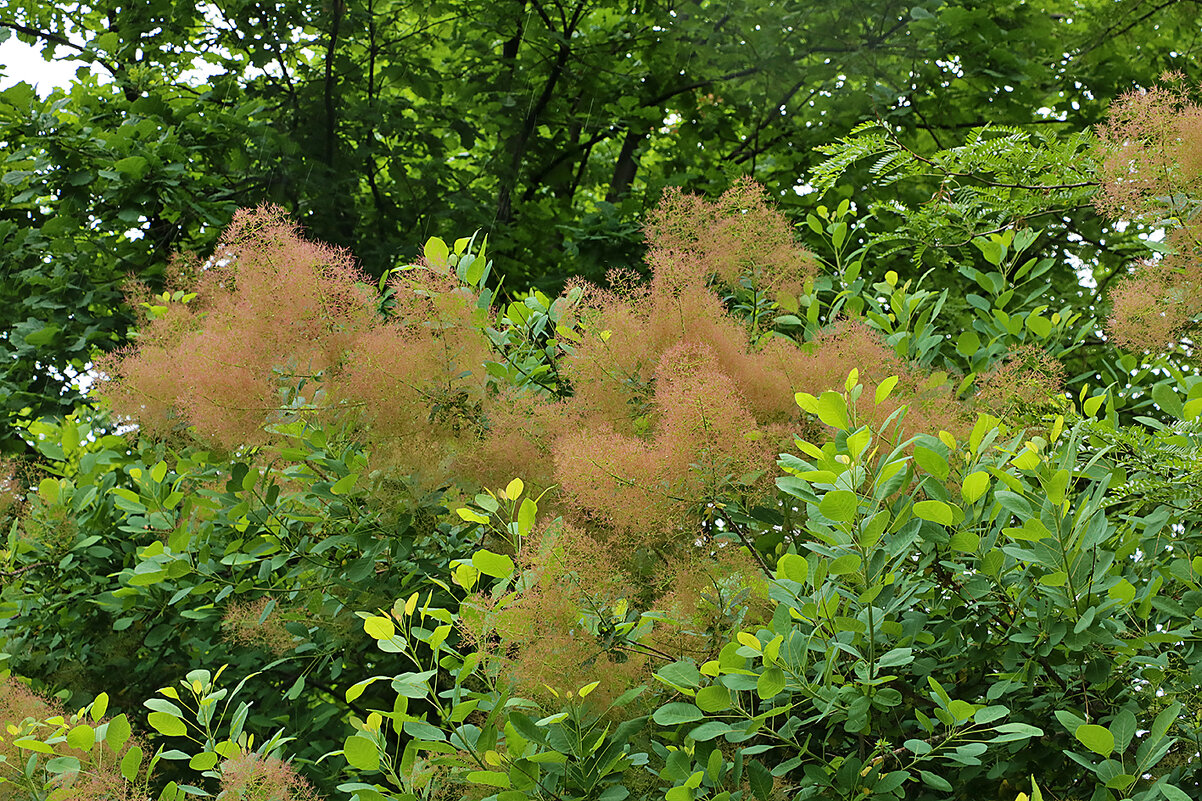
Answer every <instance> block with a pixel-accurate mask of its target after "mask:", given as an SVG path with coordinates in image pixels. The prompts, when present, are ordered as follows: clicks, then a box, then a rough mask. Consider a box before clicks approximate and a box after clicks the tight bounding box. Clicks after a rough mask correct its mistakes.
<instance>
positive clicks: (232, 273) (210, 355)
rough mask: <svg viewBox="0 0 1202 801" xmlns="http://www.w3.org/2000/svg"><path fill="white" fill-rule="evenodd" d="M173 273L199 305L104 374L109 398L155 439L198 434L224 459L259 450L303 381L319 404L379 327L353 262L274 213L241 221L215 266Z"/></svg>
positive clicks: (166, 319)
mask: <svg viewBox="0 0 1202 801" xmlns="http://www.w3.org/2000/svg"><path fill="white" fill-rule="evenodd" d="M177 272H181V273H185V274H190V275H192V276H194V277H195V284H194V285H193V286H191V287H189V289H190V290H191V291H193V292H195V298H194V299H193V300H192V301H191V302H190V303H188V304H183V303H169V304H168V305H167V309H166V312H165V314H164V315H163V316H161V317H159V318H157V319H153V320H150V321H148V323H147V324H146V325H145V326H144V327H143V329H142V332H141V333H140V336H139V338H138V341H137V343H136V344H135V346H134V347H133V348H131V349H128V350H126V351H124V352H121V353H118V354H116V355H115V356H113V357H110V358H109V359H107V360H104V361H102V362H101V364H100V365H99V368H100V371H101V373H102V374H103V375H104V376H105V377H106V378H107V379H108V380H107V381H106V382H105V383H104V385H103V386H102V388H101V392H102V394H104V395H106V396H108V397H109V399H110V400H111V402H112V404H113V406H114V407H115V408H116V409H117V410H118V411H119V412H121V413H124V414H128V415H130V416H132V417H134V418H136V419H137V421H138V423H139V425H140V426H141V427H142V429H143V430H144V431H146V432H147V433H150V434H156V435H166V434H169V433H172V432H173V431H175V430H176V429H178V428H182V427H184V426H192V427H193V428H194V431H195V434H196V435H197V436H198V437H200V438H201V439H203V440H205V441H207V442H210V443H212V444H215V445H218V446H222V447H225V448H231V449H232V448H236V447H238V446H243V445H253V444H258V443H261V442H263V441H264V440H265V439H266V438H267V435H266V432H265V430H264V423H265V421H266V422H270V421H271V420H272V419H273V417H274V416H278V414H279V413H280V412H281V407H282V406H283V405H285V404H284V402H283V401H284V399H283V398H282V397H281V392H282V391H286V390H288V389H291V388H297V387H299V386H300V384H301V382H302V381H304V382H307V384H308V385H309V387H310V390H309V391H310V393H311V391H312V388H313V387H314V381H315V380H316V378H317V377H318V376H320V375H322V374H324V373H325V372H326V371H329V370H331V369H332V368H334V367H336V366H337V365H338V363H339V361H340V360H341V358H342V355H343V353H344V352H345V351H346V349H347V348H348V347H350V346H351V345H352V344H353V342H354V341H355V340H356V339H357V338H358V337H359V336H361V335H362V334H363V333H365V332H366V331H368V330H370V329H371V327H372V325H373V313H374V298H373V293H372V292H371V290H370V288H365V286H367V287H369V285H367V284H366V276H364V275H363V274H362V273H361V272H360V271H359V270H358V268H357V267H355V266H354V264H353V262H352V260H351V258H350V256H349V255H348V254H347V253H345V252H344V251H340V250H336V249H334V248H331V247H328V246H325V245H320V244H316V243H313V242H309V241H307V240H305V239H303V238H301V236H300V235H299V230H298V228H297V227H296V226H295V225H294V224H293V223H291V222H290V221H289V220H288V218H287V216H286V215H285V213H284V212H283V210H281V209H278V208H275V207H263V208H260V209H257V210H254V211H241V212H239V213H238V214H237V215H235V217H234V221H233V222H232V223H231V225H230V227H229V229H228V230H227V231H226V233H225V235H224V236H223V237H222V239H221V242H220V244H219V245H218V248H217V250H216V251H215V252H214V254H213V256H212V257H211V258H210V259H209V260H208V261H206V262H204V263H203V264H196V265H192V266H190V267H188V268H179V269H177ZM304 391H305V390H303V389H302V390H301V392H302V393H303V392H304Z"/></svg>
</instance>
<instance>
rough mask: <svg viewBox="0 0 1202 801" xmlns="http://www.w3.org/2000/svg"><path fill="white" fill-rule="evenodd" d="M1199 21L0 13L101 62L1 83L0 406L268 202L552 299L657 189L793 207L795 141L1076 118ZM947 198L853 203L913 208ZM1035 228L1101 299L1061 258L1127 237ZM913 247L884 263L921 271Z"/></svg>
mask: <svg viewBox="0 0 1202 801" xmlns="http://www.w3.org/2000/svg"><path fill="white" fill-rule="evenodd" d="M1196 20H1197V6H1196V4H1195V3H1192V2H1186V1H1185V0H1180V2H1163V3H1151V2H1127V3H1110V2H1051V1H1049V2H1039V3H1029V2H987V3H981V2H961V1H960V0H953V1H952V2H923V3H919V4H917V5H911V4H909V3H904V4H903V3H895V2H877V1H876V0H871V1H870V2H865V3H839V2H834V3H821V4H814V3H802V2H760V1H759V0H749V1H748V2H741V1H740V0H734V1H733V2H724V3H719V4H715V3H707V2H702V3H693V2H681V3H675V2H648V3H641V2H640V3H634V4H630V5H621V4H615V3H610V2H595V1H592V0H578V1H577V2H546V0H507V1H506V2H491V0H489V2H479V3H477V2H458V1H456V2H433V3H408V2H391V0H367V1H365V2H361V1H360V0H352V1H351V2H346V0H323V1H322V2H315V3H308V2H287V3H262V2H241V0H237V1H236V2H227V1H226V0H220V1H219V2H215V3H207V4H180V3H173V2H167V1H166V0H135V2H132V3H130V2H122V3H105V2H100V3H88V4H50V3H44V2H26V1H25V0H12V1H11V2H9V3H7V4H6V6H5V8H4V9H3V10H2V11H0V32H2V33H0V35H15V36H18V37H20V38H21V39H22V40H24V41H26V42H29V43H32V44H35V45H38V46H40V47H43V48H44V50H43V52H44V55H45V56H46V57H47V58H51V57H59V58H72V59H79V60H82V61H84V62H86V63H87V64H88V65H89V66H90V73H88V74H87V75H84V76H82V77H81V78H80V80H78V81H77V82H75V83H73V84H72V85H71V87H70V88H69V89H67V90H65V91H61V92H55V93H54V94H52V95H51V96H49V97H47V98H44V99H43V98H38V97H37V96H35V95H34V93H33V92H32V91H31V90H30V88H29V87H28V86H26V85H23V84H17V85H16V86H13V87H11V88H9V89H8V90H6V91H5V92H4V93H3V95H2V96H0V125H2V126H3V128H2V130H0V142H4V143H5V146H6V150H7V152H8V158H7V161H6V164H5V174H4V176H3V179H2V184H0V192H2V193H3V195H2V197H0V200H2V201H3V202H2V203H0V206H2V208H3V210H2V211H0V248H2V254H3V264H4V267H3V269H4V270H5V274H4V278H5V280H4V282H3V289H2V290H0V292H2V293H3V294H2V295H0V308H2V310H3V312H2V314H3V318H4V320H5V321H6V322H7V323H8V324H9V325H8V326H6V328H7V327H10V326H11V329H10V334H9V335H8V337H7V338H6V340H5V343H4V346H5V349H6V352H7V356H6V357H5V359H4V365H5V367H4V380H3V384H2V385H0V401H2V402H3V405H4V408H5V409H6V410H7V411H8V413H9V414H16V413H20V412H21V411H22V410H23V409H26V408H28V409H30V410H31V411H32V413H33V414H34V415H35V416H36V415H37V414H41V413H50V412H55V411H66V410H67V409H69V408H70V407H71V405H72V404H73V403H74V402H75V400H76V398H77V395H76V394H75V393H74V392H71V391H69V390H68V391H63V392H60V387H61V386H62V385H63V383H64V382H63V379H62V377H61V376H62V375H63V374H70V373H71V372H72V371H76V370H79V369H81V368H82V366H83V365H84V364H85V363H86V362H87V360H88V356H89V353H90V351H91V349H92V348H94V347H97V346H99V347H101V348H103V349H109V348H112V347H114V346H117V345H119V344H120V343H121V342H123V341H124V338H125V336H126V331H127V327H128V324H129V318H128V316H127V313H126V312H124V311H123V310H122V309H121V308H120V305H119V303H118V299H119V293H120V290H119V287H120V285H121V283H122V281H124V280H125V277H126V276H127V275H130V274H132V275H135V276H137V277H139V278H141V279H144V280H146V281H147V282H148V283H149V284H150V285H151V286H155V285H157V283H158V282H159V281H160V277H161V274H162V271H163V268H164V265H165V264H166V261H167V258H168V256H169V254H171V253H172V252H174V251H177V250H186V249H200V250H204V249H206V248H208V247H210V246H211V245H212V243H213V241H214V238H215V236H216V234H217V232H218V231H219V230H221V228H222V227H224V226H225V225H226V224H227V223H228V222H229V219H230V217H231V215H232V213H233V211H234V209H236V208H238V207H241V206H253V205H256V204H258V203H261V202H264V201H270V202H273V203H276V204H279V205H281V206H283V207H284V208H285V209H287V210H288V211H289V212H290V213H291V214H293V215H294V216H295V217H296V218H297V219H299V220H301V221H303V222H304V224H305V225H306V226H307V227H308V228H309V230H310V231H312V233H313V234H314V235H315V236H317V237H319V238H320V239H322V240H323V241H327V242H330V243H332V244H336V245H342V246H347V247H353V249H354V251H355V253H356V255H357V256H358V258H359V259H360V260H361V261H362V263H363V265H364V267H365V268H366V269H367V271H368V272H369V273H370V274H372V275H375V276H378V275H380V274H382V273H383V271H385V270H386V269H388V268H390V267H392V266H395V265H396V264H398V263H401V262H403V261H405V260H407V259H409V258H411V257H412V256H413V255H414V254H415V250H414V243H416V242H421V241H425V239H426V238H427V237H428V236H431V235H442V236H448V235H451V234H457V233H458V232H462V231H471V230H476V229H479V230H481V231H483V232H486V233H488V234H489V241H490V243H491V245H492V253H493V255H494V257H495V259H496V263H497V273H498V277H501V276H504V277H505V278H506V279H507V280H508V285H509V286H511V287H515V288H525V287H526V286H528V285H537V286H540V287H542V288H544V289H553V288H555V287H557V286H559V285H560V284H561V283H562V282H563V280H564V279H565V278H566V277H567V276H571V275H584V276H588V277H591V278H600V277H601V276H602V275H603V274H604V272H605V270H607V269H608V268H609V267H612V266H620V265H626V264H629V263H631V262H632V261H633V260H636V259H635V257H637V255H638V253H639V252H640V251H641V248H642V243H641V235H640V224H641V219H642V215H643V213H644V211H645V210H646V209H647V208H649V207H650V206H651V205H653V204H654V203H655V201H656V200H657V199H658V197H659V195H660V193H661V192H662V190H663V188H664V187H666V186H674V185H680V186H687V187H689V188H690V189H692V190H694V191H704V192H718V191H721V190H723V189H725V188H726V186H727V185H728V184H729V182H730V181H731V179H732V178H734V177H736V176H739V175H751V176H753V177H754V178H756V179H757V180H759V181H760V182H762V183H763V184H764V185H765V186H766V187H768V189H769V191H770V192H771V193H772V194H773V195H774V196H778V197H779V201H778V202H779V203H780V204H782V207H783V208H784V209H785V210H786V212H787V213H789V214H790V216H792V217H794V218H795V219H799V218H800V217H799V215H801V214H802V212H803V211H805V210H809V209H811V208H812V206H813V204H814V203H815V202H816V195H815V194H798V191H801V192H803V193H804V191H805V190H806V189H807V188H808V187H809V182H810V180H811V178H810V171H811V169H812V168H813V166H814V165H815V164H816V163H817V162H818V161H819V160H821V156H820V155H819V154H816V153H815V152H814V150H813V149H814V148H815V147H816V146H818V145H822V144H826V143H829V142H830V141H832V140H834V139H836V138H838V137H840V136H843V135H844V134H846V133H847V132H848V131H850V130H851V129H852V128H853V127H854V126H855V125H857V124H859V123H861V122H864V121H868V120H880V121H882V122H885V123H888V124H889V125H892V126H894V127H895V129H896V130H897V132H898V136H899V138H900V140H901V141H903V142H904V143H905V144H906V146H907V147H909V148H912V149H914V150H915V151H916V152H919V153H930V152H932V151H933V150H937V149H939V148H941V147H951V146H953V145H957V144H959V143H960V142H961V140H962V138H963V136H964V134H965V133H966V132H967V131H968V130H970V129H972V128H973V127H975V126H980V125H983V124H987V123H988V124H1005V125H1013V126H1018V127H1019V128H1021V129H1023V130H1027V131H1032V132H1037V133H1038V132H1048V133H1051V134H1052V135H1056V134H1059V133H1063V132H1077V131H1081V130H1083V129H1086V128H1088V127H1089V126H1091V125H1093V124H1094V123H1096V122H1098V121H1099V120H1100V119H1101V115H1102V112H1103V110H1104V109H1105V108H1106V106H1107V105H1108V104H1109V102H1110V101H1111V100H1112V99H1113V98H1114V97H1116V96H1117V94H1118V93H1120V92H1122V91H1124V90H1127V89H1129V88H1131V87H1133V86H1147V85H1150V84H1151V82H1152V81H1153V79H1154V78H1155V77H1156V76H1157V75H1159V74H1160V72H1162V71H1163V70H1165V69H1169V68H1173V69H1182V70H1185V71H1187V72H1188V71H1190V70H1191V69H1192V68H1193V67H1194V65H1195V60H1196V58H1197V55H1196V52H1195V49H1194V48H1195V45H1194V42H1195V38H1196V34H1197V24H1196ZM868 166H870V165H869V164H861V165H857V169H856V171H854V172H852V173H851V174H849V175H847V176H845V177H844V179H843V180H842V181H841V184H840V192H841V193H842V194H843V195H844V196H850V193H851V191H852V188H853V187H855V188H862V187H863V186H864V182H865V180H866V178H867V173H866V169H867V167H868ZM940 185H941V182H940V181H939V180H938V179H937V177H936V178H932V177H930V176H928V177H926V178H924V179H923V180H920V181H917V182H913V183H909V184H899V185H895V186H894V187H892V188H880V187H878V188H877V189H876V190H875V192H874V194H873V195H872V198H871V199H872V200H876V201H878V202H882V203H883V202H887V201H889V200H892V199H894V197H897V198H899V199H901V200H903V201H904V202H906V203H907V204H909V205H911V206H913V205H917V204H919V203H921V202H922V201H923V200H925V199H929V198H931V197H932V196H933V195H937V194H938V192H939V187H940ZM857 200H858V202H859V203H860V204H861V205H866V203H867V201H868V200H869V198H868V197H866V196H863V195H857ZM1041 222H1042V225H1041V229H1042V230H1043V232H1044V236H1043V237H1042V238H1041V240H1040V242H1039V243H1038V244H1037V249H1038V250H1039V251H1040V252H1041V253H1044V254H1056V255H1057V256H1058V259H1057V266H1056V267H1055V268H1054V269H1053V271H1052V275H1051V279H1052V280H1053V282H1054V285H1055V286H1056V288H1057V290H1058V294H1060V295H1061V296H1063V297H1065V298H1067V299H1068V300H1069V301H1070V302H1072V303H1074V304H1077V305H1080V306H1083V307H1084V306H1091V305H1094V302H1095V300H1096V299H1095V298H1094V297H1092V295H1091V294H1090V293H1088V292H1086V293H1084V294H1080V293H1079V292H1078V288H1077V278H1076V275H1075V273H1074V271H1073V270H1072V269H1071V267H1070V266H1069V263H1068V262H1066V261H1065V260H1064V259H1063V258H1062V256H1063V253H1064V252H1065V251H1068V252H1072V253H1074V254H1076V255H1077V256H1079V258H1080V259H1081V260H1082V262H1083V264H1084V265H1085V269H1086V270H1087V271H1088V270H1092V271H1093V273H1094V274H1095V278H1096V279H1097V281H1098V282H1099V283H1104V282H1105V280H1106V277H1107V276H1108V275H1110V274H1111V273H1113V271H1114V270H1115V268H1116V267H1117V266H1119V265H1121V264H1122V263H1123V262H1124V261H1125V259H1124V257H1123V247H1124V245H1123V242H1124V241H1125V240H1124V238H1123V237H1122V236H1119V235H1116V233H1115V232H1111V231H1104V230H1103V229H1102V228H1100V227H1099V225H1098V224H1097V222H1096V218H1093V217H1091V216H1089V215H1081V214H1080V213H1079V209H1075V208H1072V207H1069V208H1066V209H1065V210H1064V211H1063V213H1062V214H1058V215H1049V216H1048V217H1046V218H1045V219H1044V220H1042V221H1041ZM873 224H874V225H875V226H878V227H884V228H886V229H889V228H892V227H894V226H895V225H896V224H897V220H896V218H891V217H888V216H884V215H882V216H881V217H879V218H878V219H876V220H874V223H873ZM969 239H971V236H970V235H969V236H961V237H960V241H961V242H967V241H968V240H969ZM1103 242H1105V245H1106V246H1105V247H1102V244H1103ZM912 255H913V251H912V250H907V251H904V252H899V253H897V254H895V255H894V256H893V257H892V261H893V263H891V264H889V265H882V267H884V266H891V267H894V268H895V269H897V270H898V271H899V272H900V273H901V274H902V275H908V274H911V273H912V272H914V269H915V268H911V267H910V263H909V261H908V259H909V257H910V256H912ZM936 280H940V279H938V278H936ZM958 280H960V279H959V278H957V277H956V276H955V275H954V274H953V275H952V277H951V279H950V280H945V283H948V284H954V283H955V282H956V281H958ZM35 350H36V354H37V355H35ZM7 442H8V446H7V447H9V448H10V449H11V448H14V447H16V448H19V447H20V446H19V444H18V443H15V442H14V441H12V440H11V439H9V440H7Z"/></svg>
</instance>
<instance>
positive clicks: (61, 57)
mask: <svg viewBox="0 0 1202 801" xmlns="http://www.w3.org/2000/svg"><path fill="white" fill-rule="evenodd" d="M200 9H201V11H202V12H203V13H204V16H205V20H206V22H207V23H208V24H209V26H210V27H211V28H212V29H214V30H220V29H228V28H229V23H228V22H227V21H226V20H225V19H224V18H223V17H222V15H221V11H220V9H219V8H218V7H217V6H215V5H213V4H212V3H205V4H203V5H201V6H200ZM0 35H3V34H2V33H0ZM66 38H67V39H69V40H70V41H71V42H72V43H73V44H75V45H78V46H80V47H81V48H82V46H83V45H84V44H86V39H85V38H84V37H83V36H80V35H79V34H78V32H73V31H67V32H66ZM255 38H257V36H256V37H255ZM300 40H301V32H300V31H293V32H292V41H293V43H294V44H295V43H297V42H299V41H300ZM47 51H48V52H49V55H50V57H51V58H50V60H49V61H48V60H47V59H46V52H47ZM77 53H78V50H77V49H76V48H73V47H68V46H66V45H54V44H48V43H42V42H39V43H38V44H36V45H32V44H27V43H26V42H23V41H21V40H20V39H18V38H17V37H16V35H10V36H9V37H8V38H7V39H6V40H5V41H3V42H0V90H2V89H7V88H8V87H10V86H14V85H16V84H18V83H22V82H24V83H28V84H29V85H31V86H32V87H33V88H34V90H35V91H36V92H37V94H38V96H39V97H43V98H44V97H46V96H48V95H49V94H50V93H51V92H53V91H54V90H55V89H65V88H67V87H68V86H69V85H70V84H71V83H72V82H73V81H75V80H78V79H79V78H80V77H81V75H80V71H81V70H85V71H87V72H89V73H93V74H95V75H96V78H97V80H99V81H100V82H101V83H106V82H107V81H109V80H111V77H110V76H109V74H108V72H107V71H106V70H105V69H104V68H103V67H100V66H98V65H95V64H90V63H88V62H85V61H80V60H78V59H75V58H72V56H73V55H76V54H77ZM209 53H211V54H214V55H217V56H228V55H229V53H228V51H226V50H224V49H223V48H220V47H218V48H212V49H210V50H209ZM223 71H224V67H222V66H221V65H219V64H213V63H211V62H210V61H207V60H206V59H205V58H204V57H203V56H202V55H201V54H200V53H197V55H196V57H195V58H194V59H193V60H192V69H189V70H186V71H185V72H183V73H181V74H180V76H179V77H180V82H181V83H185V84H188V85H191V86H197V85H200V84H203V83H204V82H205V81H206V80H208V79H209V78H210V77H212V76H214V75H218V74H221V73H222V72H223ZM278 72H279V70H278V66H277V65H274V64H272V65H268V67H267V68H264V69H257V68H254V67H248V68H247V69H246V73H245V74H246V75H247V77H251V76H253V75H254V74H256V73H259V74H264V73H267V74H273V75H275V74H278Z"/></svg>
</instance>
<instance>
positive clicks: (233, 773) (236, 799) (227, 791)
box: [217, 753, 321, 801]
mask: <svg viewBox="0 0 1202 801" xmlns="http://www.w3.org/2000/svg"><path fill="white" fill-rule="evenodd" d="M217 801H321V797H320V796H319V795H318V794H317V791H315V790H314V789H313V787H312V785H310V784H309V782H308V781H306V780H305V779H304V778H303V777H301V775H300V774H298V773H297V772H296V771H295V770H294V769H293V768H292V766H291V765H289V764H288V763H286V762H284V761H283V760H281V759H278V758H276V757H271V756H263V755H262V754H255V753H244V754H241V755H239V756H236V757H233V758H231V759H227V760H226V761H225V762H223V763H222V765H221V791H220V792H219V793H218V794H217Z"/></svg>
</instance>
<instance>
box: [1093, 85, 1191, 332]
mask: <svg viewBox="0 0 1202 801" xmlns="http://www.w3.org/2000/svg"><path fill="white" fill-rule="evenodd" d="M1161 80H1162V83H1161V85H1159V86H1155V87H1153V88H1151V89H1144V90H1140V91H1137V92H1130V93H1128V94H1126V95H1123V96H1122V97H1121V98H1119V100H1118V101H1116V102H1115V103H1114V104H1113V105H1112V106H1111V108H1110V118H1109V120H1108V121H1107V123H1106V124H1105V125H1102V126H1101V127H1100V128H1099V130H1098V137H1099V140H1100V165H1099V170H1098V172H1099V177H1100V179H1101V187H1100V189H1099V191H1098V193H1097V195H1096V196H1095V201H1094V202H1095V204H1096V205H1097V207H1098V209H1099V211H1101V212H1102V213H1103V214H1105V215H1107V216H1109V217H1110V218H1112V219H1114V220H1142V221H1145V222H1149V223H1153V224H1157V225H1165V224H1167V225H1169V226H1171V230H1170V232H1169V235H1168V244H1169V246H1170V250H1169V252H1168V253H1167V254H1166V255H1165V256H1164V257H1163V258H1161V259H1158V260H1155V261H1153V260H1143V261H1140V262H1137V263H1136V264H1135V267H1134V270H1133V271H1132V272H1131V274H1130V275H1128V276H1126V277H1125V278H1123V279H1122V280H1120V281H1119V282H1118V283H1117V284H1116V286H1115V288H1114V290H1113V291H1112V292H1111V295H1110V299H1111V303H1112V304H1113V309H1112V313H1111V317H1110V320H1109V323H1108V326H1107V328H1108V331H1109V334H1110V336H1111V338H1112V339H1113V340H1114V341H1115V342H1116V343H1117V344H1118V345H1120V346H1122V347H1125V348H1129V349H1133V350H1161V349H1163V348H1166V347H1170V346H1172V345H1173V344H1174V343H1176V342H1177V341H1178V340H1179V339H1180V338H1181V337H1182V336H1183V335H1185V334H1187V333H1188V332H1190V331H1192V330H1193V329H1195V328H1196V327H1197V325H1198V316H1199V315H1200V314H1202V301H1200V300H1198V298H1200V297H1202V214H1200V213H1199V211H1198V209H1199V199H1200V198H1202V106H1200V105H1199V104H1198V103H1197V101H1196V100H1195V99H1194V98H1195V95H1196V90H1195V89H1194V88H1193V87H1191V86H1190V85H1189V84H1188V83H1187V82H1186V80H1185V77H1184V76H1182V75H1180V74H1175V73H1169V74H1166V75H1164V76H1162V79H1161ZM1165 221H1167V223H1166V222H1165Z"/></svg>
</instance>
